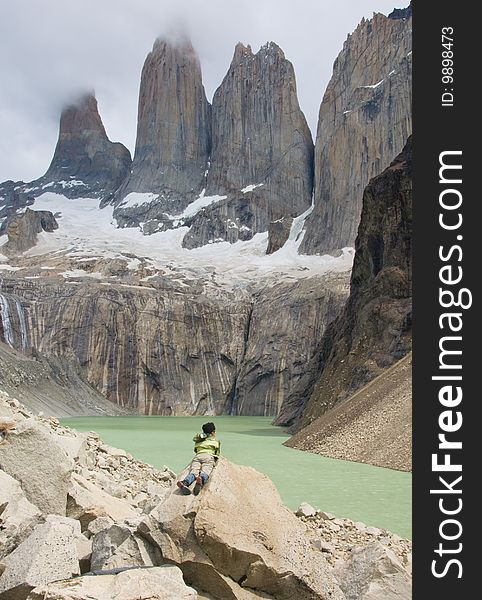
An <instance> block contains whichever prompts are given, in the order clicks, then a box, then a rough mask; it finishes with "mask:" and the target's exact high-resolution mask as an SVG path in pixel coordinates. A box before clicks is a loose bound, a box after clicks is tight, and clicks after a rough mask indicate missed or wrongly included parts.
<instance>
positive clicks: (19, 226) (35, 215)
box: [2, 207, 58, 256]
mask: <svg viewBox="0 0 482 600" xmlns="http://www.w3.org/2000/svg"><path fill="white" fill-rule="evenodd" d="M55 229H58V223H57V221H56V219H55V217H54V215H53V214H52V213H51V212H50V211H49V210H32V209H30V208H28V207H27V208H26V209H25V212H24V213H22V214H20V215H15V216H13V217H11V218H10V219H8V224H7V228H6V233H7V235H8V241H7V242H6V244H4V245H3V246H2V252H3V253H4V254H6V255H7V256H16V255H17V254H21V253H22V252H25V251H26V250H29V249H30V248H33V246H35V244H36V243H37V234H39V233H40V232H42V231H49V232H52V231H54V230H55Z"/></svg>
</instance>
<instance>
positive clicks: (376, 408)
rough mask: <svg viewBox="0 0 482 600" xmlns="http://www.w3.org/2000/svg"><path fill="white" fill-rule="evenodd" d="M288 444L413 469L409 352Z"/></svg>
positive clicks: (339, 456)
mask: <svg viewBox="0 0 482 600" xmlns="http://www.w3.org/2000/svg"><path fill="white" fill-rule="evenodd" d="M286 445H287V446H290V447H291V448H298V449H299V450H308V451H309V452H314V453H316V454H322V455H323V456H329V457H331V458H338V459H341V460H353V461H356V462H363V463H368V464H371V465H376V466H378V467H384V468H388V469H397V470H400V471H411V470H412V353H411V352H410V353H409V354H408V355H407V356H405V357H404V358H402V359H400V360H399V361H397V362H396V363H395V364H393V365H392V366H391V367H389V368H388V369H385V370H384V371H382V373H381V374H380V375H378V376H377V377H375V379H373V380H372V381H370V383H368V384H367V385H366V386H364V387H362V388H361V389H360V390H358V392H356V393H355V394H354V395H353V396H351V397H350V398H348V399H347V400H345V401H344V402H341V403H340V404H337V405H336V406H335V407H334V408H332V409H331V410H329V411H328V412H326V413H325V414H323V415H321V417H318V418H317V419H315V420H314V421H313V422H312V423H311V424H310V425H308V426H307V427H304V428H303V429H302V430H301V431H299V432H298V433H297V434H295V435H294V436H293V437H291V438H290V439H289V440H288V441H287V442H286Z"/></svg>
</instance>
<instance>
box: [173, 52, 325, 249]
mask: <svg viewBox="0 0 482 600" xmlns="http://www.w3.org/2000/svg"><path fill="white" fill-rule="evenodd" d="M212 135H213V145H212V153H211V165H210V167H209V172H208V176H207V188H206V195H207V196H212V195H221V196H224V195H226V196H227V198H226V199H225V200H222V201H221V202H218V203H217V204H215V205H213V206H212V207H208V208H206V209H205V210H204V211H201V212H199V213H198V214H197V215H196V216H195V217H194V218H193V219H192V221H191V222H190V224H191V228H190V231H189V232H188V233H187V234H186V236H185V237H184V240H183V245H184V246H185V247H186V248H194V247H197V246H202V245H204V244H207V243H208V242H209V241H210V240H211V241H213V240H226V241H228V242H236V241H237V240H238V239H241V240H243V239H244V240H246V239H250V238H251V237H252V236H253V235H254V234H255V233H257V232H262V231H268V228H269V225H270V223H271V222H272V221H276V220H277V219H281V218H282V217H285V216H286V217H294V216H296V215H299V214H300V213H302V212H303V211H304V210H306V209H307V208H308V207H309V206H310V204H311V192H312V183H313V142H312V138H311V133H310V130H309V128H308V125H307V123H306V119H305V117H304V115H303V113H302V112H301V110H300V107H299V104H298V98H297V94H296V83H295V75H294V70H293V66H292V64H291V63H290V62H289V61H288V60H287V59H286V58H285V56H284V54H283V51H282V50H281V48H279V46H277V45H276V44H274V43H272V42H271V43H268V44H266V45H265V46H263V47H262V48H261V49H260V50H259V51H258V52H257V53H256V54H253V52H252V51H251V48H250V47H249V46H247V47H246V46H243V45H242V44H237V46H236V48H235V51H234V57H233V60H232V62H231V65H230V67H229V70H228V73H227V74H226V76H225V78H224V80H223V82H222V83H221V85H220V86H219V88H218V89H217V90H216V92H215V94H214V97H213V107H212ZM243 190H244V191H243Z"/></svg>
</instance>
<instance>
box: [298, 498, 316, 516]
mask: <svg viewBox="0 0 482 600" xmlns="http://www.w3.org/2000/svg"><path fill="white" fill-rule="evenodd" d="M316 514H317V510H316V508H313V506H311V504H308V503H307V502H302V503H301V504H300V506H299V507H298V510H297V511H296V516H297V517H314V516H315V515H316Z"/></svg>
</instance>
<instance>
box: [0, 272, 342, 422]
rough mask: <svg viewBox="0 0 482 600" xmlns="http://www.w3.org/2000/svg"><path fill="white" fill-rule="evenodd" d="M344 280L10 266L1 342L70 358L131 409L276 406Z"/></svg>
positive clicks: (336, 305)
mask: <svg viewBox="0 0 482 600" xmlns="http://www.w3.org/2000/svg"><path fill="white" fill-rule="evenodd" d="M151 282H152V280H150V281H149V284H150V285H155V284H154V283H151ZM347 283H348V276H347V273H345V272H342V273H330V274H326V275H324V276H320V277H311V278H307V279H306V280H302V281H286V282H283V283H279V284H277V285H274V286H273V287H269V286H267V287H266V288H264V289H263V290H260V291H258V292H256V293H254V294H252V293H250V292H248V291H243V290H242V289H239V288H238V289H236V292H235V293H233V292H232V291H231V292H230V291H228V290H226V291H223V290H218V291H217V293H216V295H215V296H212V297H209V296H207V295H205V294H201V293H200V291H199V289H198V288H196V285H195V282H194V283H193V285H192V286H191V285H189V286H187V285H180V286H179V285H178V286H175V285H171V287H169V285H168V283H167V282H165V281H162V280H161V281H160V283H159V287H142V286H140V285H122V284H120V283H117V284H114V283H112V281H110V282H109V281H108V280H106V281H99V282H93V281H92V279H89V278H87V277H86V278H84V279H83V281H82V285H79V283H73V282H65V281H64V280H63V279H60V278H51V277H42V278H39V279H22V278H16V277H13V276H12V277H10V278H5V279H4V280H3V282H2V293H1V294H0V309H1V314H0V316H1V322H0V341H4V342H5V343H6V344H7V345H8V346H11V347H12V348H14V349H17V350H22V351H24V352H27V353H29V352H31V351H32V348H34V349H35V352H39V353H40V354H42V355H44V356H46V357H54V358H59V359H62V360H64V361H67V362H69V361H70V362H71V363H72V365H74V366H75V368H76V369H77V370H78V372H79V374H80V376H81V377H82V378H83V379H84V380H85V381H87V382H88V383H89V384H90V385H92V386H93V388H95V390H97V391H98V392H100V393H102V394H103V395H104V396H105V397H106V398H108V399H109V400H111V401H112V402H114V403H115V404H117V405H119V406H121V407H123V408H126V409H129V410H132V411H134V412H138V413H140V414H163V415H169V414H172V415H191V414H239V415H265V416H276V414H277V412H278V410H279V407H280V406H281V404H282V402H283V399H284V398H285V397H287V396H289V395H290V394H291V392H292V390H293V388H294V387H295V386H296V384H297V382H298V380H299V378H300V376H301V374H302V373H303V372H304V371H305V370H306V364H305V363H306V362H307V361H308V359H309V358H310V357H311V355H312V354H313V353H314V351H315V349H316V347H317V343H318V340H319V338H320V337H321V336H322V334H323V332H324V330H325V328H326V326H327V325H328V323H329V322H330V321H331V320H332V319H333V318H334V317H335V316H336V315H337V314H338V313H339V311H340V309H341V307H342V305H343V302H344V300H345V298H346V295H347V292H348V288H347ZM106 284H108V285H106Z"/></svg>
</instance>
